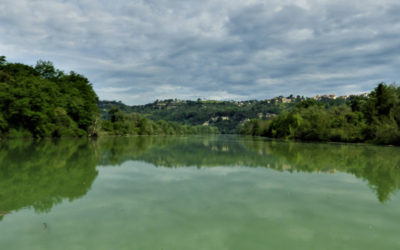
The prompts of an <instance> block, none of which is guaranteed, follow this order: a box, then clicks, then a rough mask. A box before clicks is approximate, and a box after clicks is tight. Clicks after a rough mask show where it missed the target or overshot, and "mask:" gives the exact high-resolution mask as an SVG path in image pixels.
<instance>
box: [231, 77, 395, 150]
mask: <svg viewBox="0 0 400 250" xmlns="http://www.w3.org/2000/svg"><path fill="white" fill-rule="evenodd" d="M399 126H400V88H399V87H396V86H395V85H393V84H392V85H386V84H384V83H380V84H379V85H378V86H377V87H376V88H375V90H374V91H372V92H371V93H370V94H369V96H368V97H360V96H357V97H353V98H352V99H351V100H349V101H348V102H347V103H346V104H343V105H340V106H331V107H329V108H326V107H325V106H324V105H322V104H321V103H320V102H317V101H314V100H311V99H308V100H304V101H302V102H300V103H298V104H297V105H296V106H295V107H294V108H293V109H292V110H290V111H287V112H283V113H281V114H280V115H278V116H277V117H275V118H274V119H272V120H270V121H268V122H265V121H260V120H251V121H249V122H247V123H246V124H244V125H243V126H241V127H240V128H239V132H240V133H242V134H249V135H261V136H267V137H272V138H289V139H300V140H314V141H340V142H365V141H370V142H375V143H379V144H395V145H400V129H399Z"/></svg>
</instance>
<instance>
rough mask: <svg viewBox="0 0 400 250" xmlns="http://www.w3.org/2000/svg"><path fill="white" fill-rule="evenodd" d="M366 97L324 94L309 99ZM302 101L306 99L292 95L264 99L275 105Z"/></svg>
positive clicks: (365, 95) (363, 95)
mask: <svg viewBox="0 0 400 250" xmlns="http://www.w3.org/2000/svg"><path fill="white" fill-rule="evenodd" d="M368 95H369V93H361V94H353V95H342V96H337V95H335V94H326V95H316V96H313V97H311V99H313V100H316V101H323V100H337V99H341V100H347V99H349V98H351V97H354V96H359V97H368ZM303 99H307V97H304V96H296V97H295V96H293V95H290V96H288V97H283V96H278V97H274V98H272V99H265V100H264V101H265V102H266V103H276V102H282V103H292V102H296V101H299V100H303Z"/></svg>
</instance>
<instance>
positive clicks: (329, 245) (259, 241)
mask: <svg viewBox="0 0 400 250" xmlns="http://www.w3.org/2000/svg"><path fill="white" fill-rule="evenodd" d="M399 187H400V148H397V147H378V146H369V145H343V144H314V143H294V142H278V141H268V140H266V139H261V138H247V137H235V136H216V137H151V136H147V137H131V138H121V137H119V138H100V139H98V140H96V141H88V140H86V139H83V140H73V139H63V140H57V141H50V140H48V141H47V140H44V141H40V142H32V141H23V140H20V141H19V140H18V141H9V142H2V143H1V144H0V249H4V250H14V249H29V250H36V249H40V250H43V249H57V250H63V249H68V250H74V249H93V250H94V249H95V250H100V249H105V250H110V249H115V250H118V249H152V250H153V249H185V250H186V249H219V250H221V249H274V250H276V249H296V250H297V249H307V250H310V249H318V250H320V249H335V250H337V249H400V199H399V198H400V197H399V192H398V189H399Z"/></svg>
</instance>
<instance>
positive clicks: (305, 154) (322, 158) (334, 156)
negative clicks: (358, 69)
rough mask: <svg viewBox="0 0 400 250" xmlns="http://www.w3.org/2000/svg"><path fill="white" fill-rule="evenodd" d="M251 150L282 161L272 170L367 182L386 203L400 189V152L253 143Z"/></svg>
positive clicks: (346, 146) (362, 147)
mask: <svg viewBox="0 0 400 250" xmlns="http://www.w3.org/2000/svg"><path fill="white" fill-rule="evenodd" d="M249 146H250V147H252V148H253V149H256V150H264V151H265V152H267V153H268V154H271V155H275V156H277V157H279V159H280V161H279V163H278V164H277V165H275V166H273V168H276V169H280V170H282V167H283V166H288V165H290V166H291V168H290V170H291V171H301V172H316V171H317V172H336V171H340V172H345V173H350V174H354V175H355V176H356V177H358V178H362V179H364V180H366V181H368V183H369V185H370V186H371V187H372V189H373V190H375V191H376V194H377V197H378V200H379V201H381V202H384V201H386V200H388V199H389V196H390V194H391V193H394V192H395V191H396V190H397V189H399V188H400V148H398V147H380V146H372V145H364V144H363V145H352V144H323V143H318V144H316V143H296V142H277V141H270V142H251V143H249Z"/></svg>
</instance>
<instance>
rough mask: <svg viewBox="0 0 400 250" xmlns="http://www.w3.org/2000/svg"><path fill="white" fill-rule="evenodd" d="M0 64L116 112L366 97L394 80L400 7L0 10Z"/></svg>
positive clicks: (286, 4) (25, 2)
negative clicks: (120, 108)
mask: <svg viewBox="0 0 400 250" xmlns="http://www.w3.org/2000/svg"><path fill="white" fill-rule="evenodd" d="M0 55H5V56H6V57H7V60H8V61H11V62H22V63H26V64H30V65H34V64H35V62H36V61H37V60H38V59H43V60H50V61H52V62H53V63H54V64H55V66H56V67H57V68H60V69H62V70H64V71H67V72H69V71H70V70H74V71H76V72H78V73H81V74H83V75H85V76H87V77H88V78H89V80H90V81H91V82H92V83H93V86H94V89H95V91H96V92H97V93H98V95H99V97H100V98H101V99H107V100H121V101H123V102H125V103H127V104H144V103H148V102H152V101H154V100H156V99H160V100H161V99H167V98H178V99H197V98H203V99H218V100H221V99H222V100H246V99H265V98H271V97H274V96H278V95H284V96H287V95H289V94H295V95H297V94H300V95H305V96H313V95H316V94H324V93H335V94H338V95H343V94H350V93H360V92H368V91H370V90H372V89H373V88H374V86H375V85H376V84H377V83H378V82H381V81H384V82H387V83H391V82H397V81H398V80H399V78H400V77H399V74H400V2H399V1H398V0H380V1H377V0H346V1H342V0H335V1H331V0H268V1H262V0H144V1H142V0H135V1H131V0H113V1H109V0H0Z"/></svg>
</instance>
